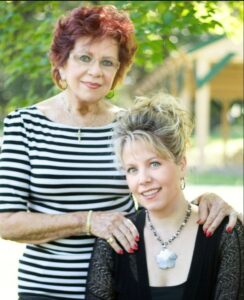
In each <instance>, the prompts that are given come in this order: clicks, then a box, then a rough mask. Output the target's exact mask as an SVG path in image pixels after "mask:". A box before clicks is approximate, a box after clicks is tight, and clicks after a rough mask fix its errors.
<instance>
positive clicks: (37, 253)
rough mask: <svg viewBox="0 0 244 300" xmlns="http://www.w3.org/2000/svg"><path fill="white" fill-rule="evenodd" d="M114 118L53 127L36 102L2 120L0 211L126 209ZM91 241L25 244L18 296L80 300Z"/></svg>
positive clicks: (129, 208) (128, 204)
mask: <svg viewBox="0 0 244 300" xmlns="http://www.w3.org/2000/svg"><path fill="white" fill-rule="evenodd" d="M114 126H116V122H113V123H111V124H108V125H106V126H101V127H85V128H81V129H80V130H81V140H80V141H79V140H78V137H77V134H78V130H79V128H76V127H71V126H68V125H63V124H57V123H54V122H53V121H51V120H49V119H48V118H46V117H45V116H44V115H43V114H42V113H41V112H40V111H39V110H38V109H37V108H36V106H31V107H28V108H23V109H19V110H16V111H15V112H12V113H11V114H9V115H8V116H7V117H6V118H5V121H4V137H3V145H2V153H1V160H0V212H17V211H30V212H39V213H46V214H64V213H67V212H75V211H87V210H89V209H92V210H100V211H101V210H114V211H127V212H132V211H134V206H133V201H132V200H131V199H130V197H129V190H128V187H127V185H126V181H125V177H124V175H123V174H122V173H121V172H120V171H119V170H118V169H117V168H116V163H115V161H114V154H113V149H112V146H111V137H112V134H113V128H114ZM93 244H94V238H92V237H88V236H78V237H77V236H72V237H70V238H65V239H61V240H55V241H53V242H49V243H45V244H41V245H32V244H30V245H27V247H26V249H25V251H24V254H23V256H22V257H21V259H20V264H19V293H37V294H43V295H49V296H52V297H53V299H56V297H57V299H84V298H85V286H86V278H87V270H88V266H89V260H90V257H91V252H92V250H93Z"/></svg>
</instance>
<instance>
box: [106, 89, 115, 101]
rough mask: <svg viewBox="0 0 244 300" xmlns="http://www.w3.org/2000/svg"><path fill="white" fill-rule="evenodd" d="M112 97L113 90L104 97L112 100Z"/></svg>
mask: <svg viewBox="0 0 244 300" xmlns="http://www.w3.org/2000/svg"><path fill="white" fill-rule="evenodd" d="M113 97H114V90H110V91H109V92H108V93H107V95H106V96H105V98H106V99H112V98H113Z"/></svg>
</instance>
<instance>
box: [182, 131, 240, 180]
mask: <svg viewBox="0 0 244 300" xmlns="http://www.w3.org/2000/svg"><path fill="white" fill-rule="evenodd" d="M192 145H193V147H192V148H191V149H189V150H188V176H187V181H188V182H189V183H191V184H197V185H232V186H237V185H238V186H239V185H243V138H242V137H240V136H239V137H237V136H235V137H233V138H231V139H229V140H228V142H227V143H226V144H224V143H223V140H222V139H221V138H220V137H219V136H215V135H212V136H211V137H210V138H209V143H208V144H207V146H206V147H205V164H204V166H203V165H202V162H201V163H200V164H199V158H198V149H197V147H196V145H195V141H194V140H193V142H192Z"/></svg>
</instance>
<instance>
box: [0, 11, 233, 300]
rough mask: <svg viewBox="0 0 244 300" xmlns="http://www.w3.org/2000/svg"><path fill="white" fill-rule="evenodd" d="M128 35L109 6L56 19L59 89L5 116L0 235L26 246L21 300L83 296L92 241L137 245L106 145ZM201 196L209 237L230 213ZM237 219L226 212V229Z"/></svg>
mask: <svg viewBox="0 0 244 300" xmlns="http://www.w3.org/2000/svg"><path fill="white" fill-rule="evenodd" d="M133 32H134V28H133V24H132V23H131V21H130V19H129V18H128V16H127V15H126V14H125V13H124V12H122V11H118V10H117V9H116V8H115V7H112V6H99V7H89V8H88V7H79V8H77V9H74V10H73V11H71V12H70V14H68V15H67V16H66V17H62V18H61V19H60V20H59V21H58V23H57V26H56V29H55V31H54V37H53V42H52V45H51V50H50V60H51V63H52V75H53V79H54V81H55V83H56V84H57V85H58V86H59V87H60V88H62V90H63V91H62V92H61V93H59V94H57V95H55V96H53V97H51V98H50V99H47V100H44V101H42V102H39V103H38V104H36V105H34V106H31V107H27V108H23V109H19V110H16V111H14V112H12V113H10V114H9V115H8V116H7V117H6V119H5V127H4V138H3V146H2V153H1V169H0V179H1V181H0V199H1V200H0V211H1V214H0V234H1V236H2V238H4V239H8V240H12V241H16V242H21V243H26V244H27V246H26V249H25V251H24V254H23V256H22V257H21V258H20V265H19V297H20V299H21V300H27V299H35V300H36V299H39V300H40V299H84V297H85V288H86V278H87V270H88V266H89V260H90V256H91V253H92V250H93V245H94V241H95V237H101V238H103V239H108V241H109V242H111V247H113V248H114V249H115V250H116V251H117V253H120V254H122V253H123V250H125V251H127V252H128V251H132V249H136V248H137V242H138V240H139V234H138V231H137V229H136V227H135V226H134V225H133V223H132V222H131V221H130V220H129V219H127V218H126V217H125V213H128V212H133V211H134V204H133V200H132V199H131V197H130V195H129V190H128V187H127V184H126V181H125V177H124V175H123V173H121V172H120V171H119V170H118V169H117V168H116V164H115V162H114V154H113V149H112V147H111V137H112V134H113V130H114V128H115V126H116V114H117V113H118V112H119V111H120V109H119V108H118V107H117V106H115V105H113V104H112V103H110V102H109V101H107V100H106V95H107V94H108V93H109V92H110V91H111V90H112V89H113V88H114V87H115V86H116V85H117V83H118V82H120V81H121V80H122V78H123V77H124V75H125V74H126V71H127V70H128V69H129V67H130V66H131V64H132V60H133V56H134V53H135V51H136V43H135V40H134V33H133ZM206 198H207V200H206V201H201V204H200V206H201V205H202V203H203V210H202V214H201V215H200V217H201V222H204V221H206V222H205V229H208V231H209V232H211V233H212V232H213V231H214V229H215V227H216V226H217V225H218V224H219V223H220V221H221V220H222V218H223V216H224V215H225V214H226V213H227V214H229V213H230V212H231V211H232V210H231V208H230V207H229V206H228V205H225V204H223V201H222V200H221V199H220V200H218V199H217V200H216V201H215V200H213V197H206ZM215 198H217V197H215ZM204 203H205V204H204ZM206 203H207V204H206ZM207 206H209V207H212V206H213V209H212V210H211V212H210V215H209V217H208V218H207V216H206V210H207V209H206V208H207ZM235 222H236V217H235V216H234V215H233V214H232V215H231V217H230V223H229V228H232V227H233V226H234V224H235ZM111 235H112V236H113V239H111ZM43 297H44V298H43Z"/></svg>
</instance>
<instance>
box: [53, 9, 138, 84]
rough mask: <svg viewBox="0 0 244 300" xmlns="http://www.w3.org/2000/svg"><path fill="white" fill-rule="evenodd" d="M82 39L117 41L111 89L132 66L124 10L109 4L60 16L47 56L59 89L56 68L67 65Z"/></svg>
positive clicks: (130, 31) (130, 37) (132, 51)
mask: <svg viewBox="0 0 244 300" xmlns="http://www.w3.org/2000/svg"><path fill="white" fill-rule="evenodd" d="M84 36H89V37H92V38H103V37H112V38H113V39H115V40H116V41H117V43H118V48H119V61H120V67H119V69H118V71H117V73H116V76H115V79H114V82H113V85H112V88H114V87H115V86H116V85H117V83H118V82H120V81H122V79H123V77H124V76H125V74H126V72H127V71H128V70H129V68H130V66H131V65H132V62H133V57H134V54H135V51H136V49H137V45H136V42H135V38H134V26H133V23H132V22H131V20H130V18H129V17H128V15H127V14H126V13H125V12H124V11H119V10H117V8H116V7H114V6H112V5H103V6H94V7H78V8H75V9H73V10H72V11H71V12H70V13H69V15H67V16H66V17H61V18H60V19H59V20H58V22H57V24H56V28H55V31H54V37H53V41H52V44H51V48H50V53H49V57H50V61H51V63H52V77H53V80H54V81H55V83H56V84H57V85H58V86H59V87H61V88H62V85H61V83H60V81H61V78H60V74H59V70H58V68H60V67H61V66H64V64H65V63H66V61H67V59H68V57H69V53H70V51H71V50H72V49H73V48H74V45H75V42H76V41H77V39H79V38H80V37H84Z"/></svg>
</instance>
